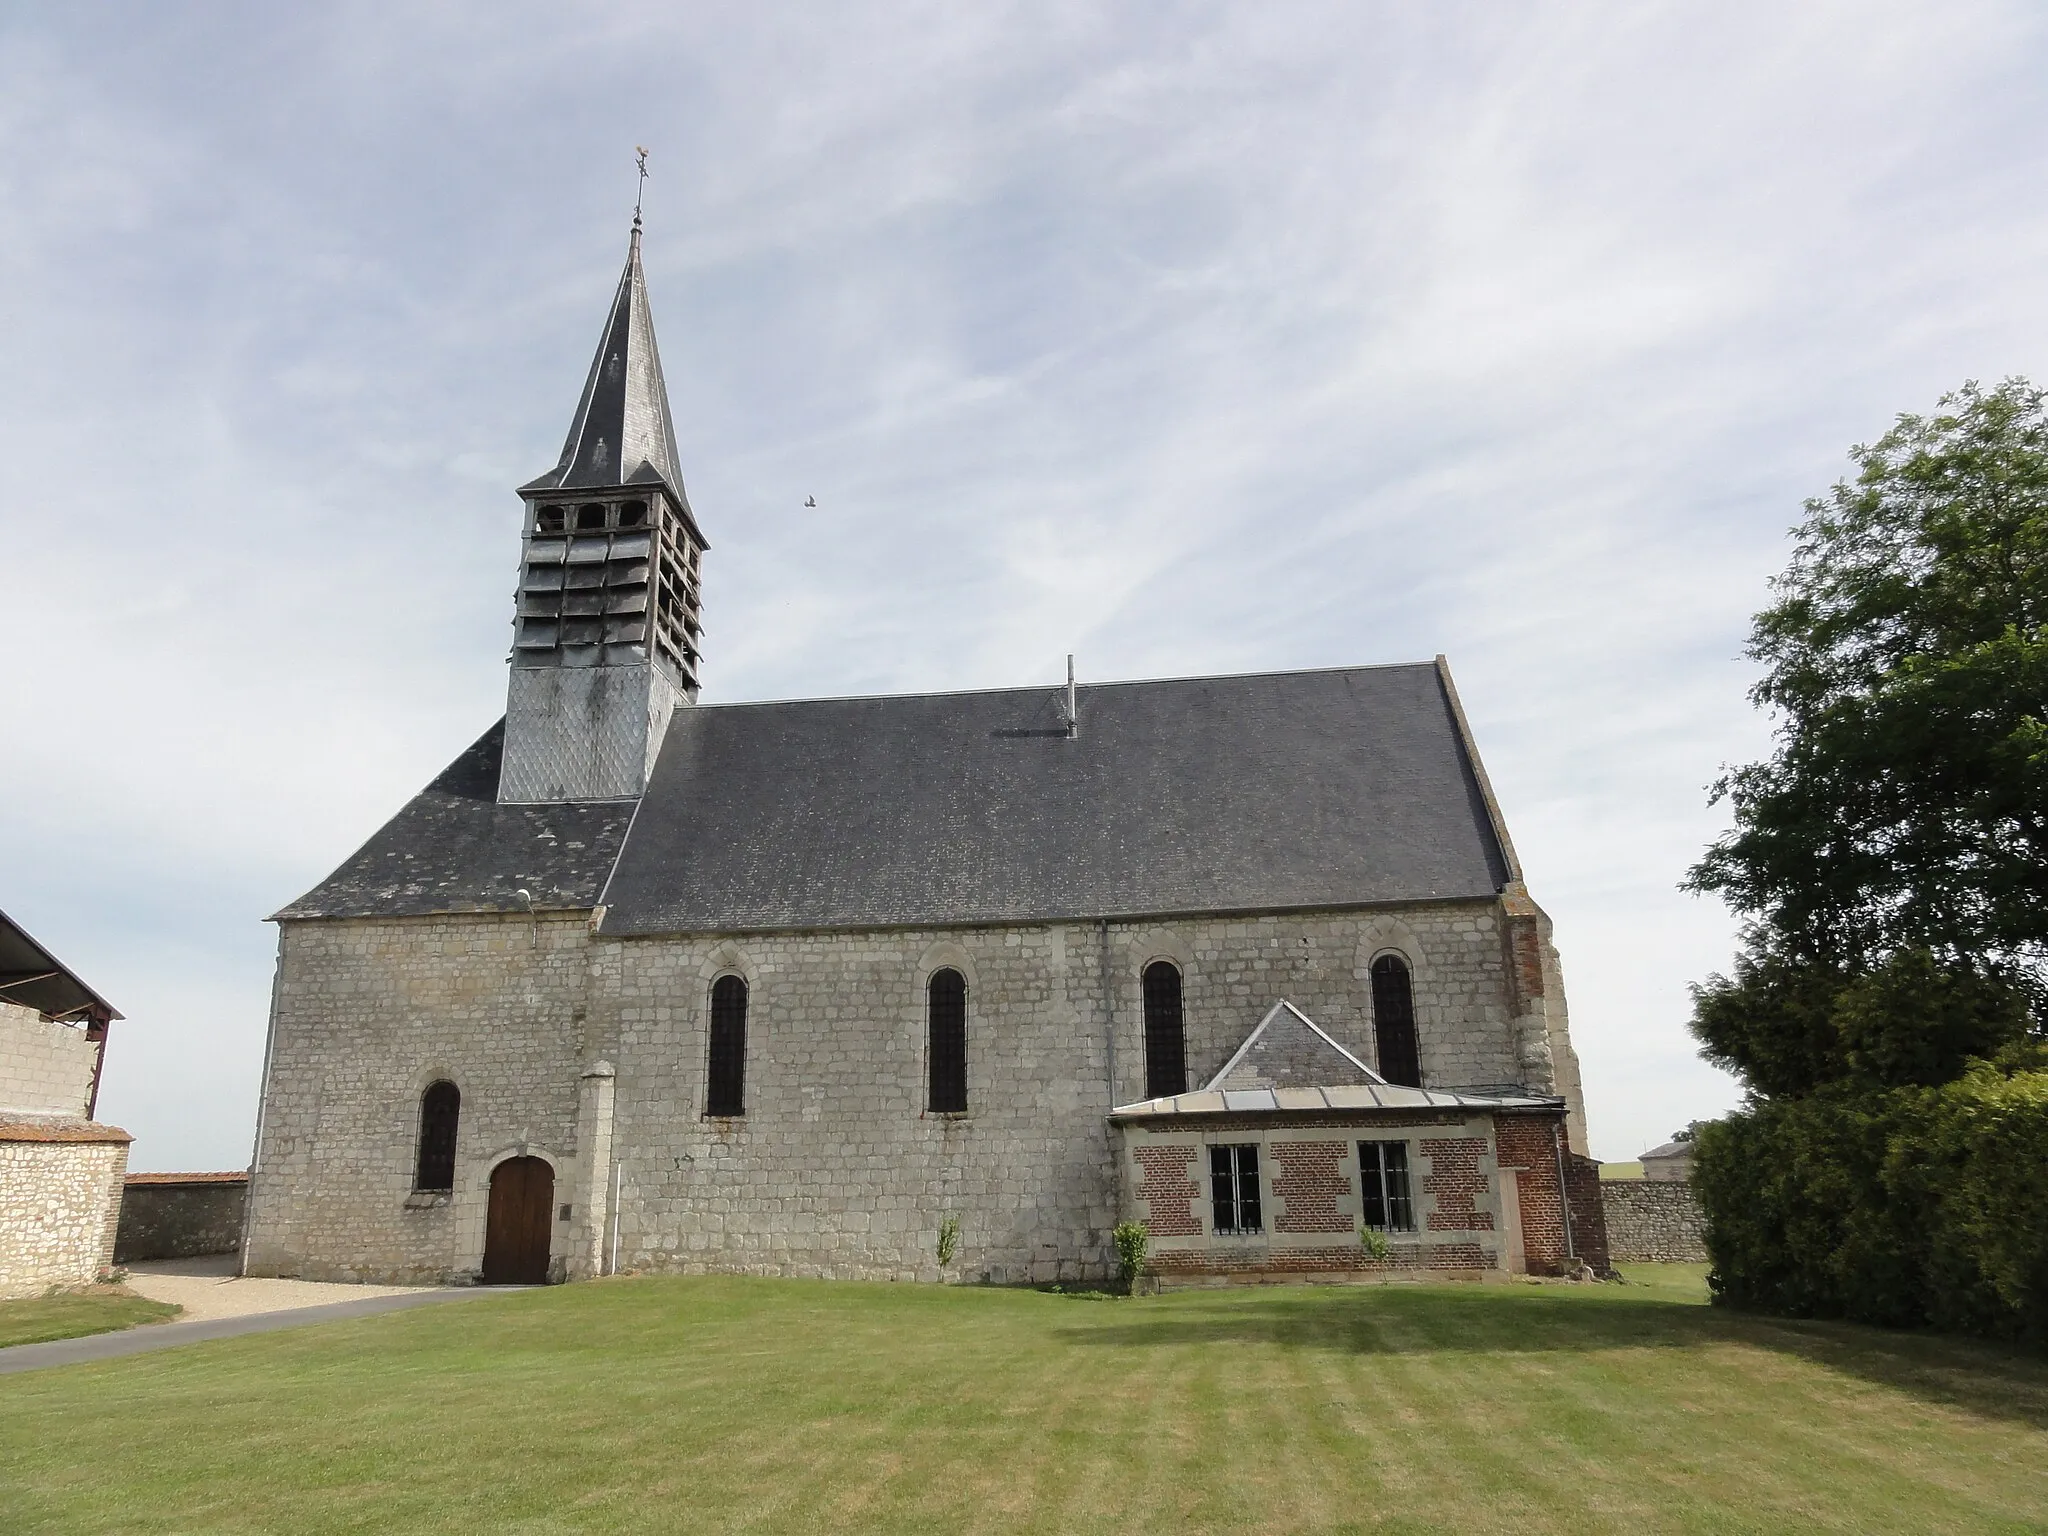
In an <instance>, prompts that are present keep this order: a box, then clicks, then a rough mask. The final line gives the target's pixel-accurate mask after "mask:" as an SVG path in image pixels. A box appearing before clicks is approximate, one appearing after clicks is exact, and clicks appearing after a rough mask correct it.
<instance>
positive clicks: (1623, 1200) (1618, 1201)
mask: <svg viewBox="0 0 2048 1536" xmlns="http://www.w3.org/2000/svg"><path fill="white" fill-rule="evenodd" d="M1600 1202H1601V1204H1602V1205H1603V1206H1605V1207H1606V1210H1607V1253H1608V1257H1609V1258H1611V1259H1612V1260H1613V1261H1614V1262H1615V1263H1617V1264H1704V1263H1706V1262H1707V1242H1706V1227H1707V1218H1706V1213H1705V1212H1703V1211H1702V1210H1701V1209H1700V1202H1699V1197H1698V1196H1697V1195H1695V1194H1694V1193H1693V1192H1692V1186H1691V1185H1690V1184H1681V1183H1678V1182H1676V1181H1674V1180H1666V1179H1608V1180H1606V1181H1604V1182H1603V1183H1602V1184H1601V1186H1600Z"/></svg>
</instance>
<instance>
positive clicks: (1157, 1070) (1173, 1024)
mask: <svg viewBox="0 0 2048 1536" xmlns="http://www.w3.org/2000/svg"><path fill="white" fill-rule="evenodd" d="M1144 985H1145V1097H1146V1098H1148V1099H1164V1098H1168V1097H1171V1096H1172V1095H1173V1094H1176V1093H1186V1092H1187V1091H1188V1042H1187V1025H1186V1022H1185V1020H1184V1019H1183V1018H1182V1016H1181V1006H1180V968H1179V967H1178V966H1175V965H1171V964H1169V963H1168V962H1167V961H1164V960H1155V961H1153V962H1152V963H1151V964H1150V965H1148V966H1146V967H1145V976H1144Z"/></svg>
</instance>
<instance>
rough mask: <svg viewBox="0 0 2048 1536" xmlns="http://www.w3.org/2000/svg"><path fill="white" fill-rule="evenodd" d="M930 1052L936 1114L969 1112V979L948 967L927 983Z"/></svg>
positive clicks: (928, 1104) (932, 1101)
mask: <svg viewBox="0 0 2048 1536" xmlns="http://www.w3.org/2000/svg"><path fill="white" fill-rule="evenodd" d="M925 1019H926V1025H927V1029H928V1046H929V1048H928V1050H927V1052H926V1055H927V1058H928V1061H929V1065H930V1071H931V1085H930V1094H929V1096H928V1098H927V1100H926V1107H927V1108H928V1109H930V1111H931V1112H932V1113H933V1114H937V1115H957V1114H963V1113H965V1112H966V1109H967V978H966V977H965V976H962V975H961V974H960V973H959V972H958V971H956V970H952V969H951V968H948V969H946V970H942V971H933V972H932V979H931V980H930V981H929V982H927V983H926V984H925Z"/></svg>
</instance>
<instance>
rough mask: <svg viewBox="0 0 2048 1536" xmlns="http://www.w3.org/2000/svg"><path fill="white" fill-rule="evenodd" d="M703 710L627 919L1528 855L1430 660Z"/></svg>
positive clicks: (887, 911) (1190, 900) (625, 901)
mask: <svg viewBox="0 0 2048 1536" xmlns="http://www.w3.org/2000/svg"><path fill="white" fill-rule="evenodd" d="M1079 701H1080V702H1079V709H1078V714H1079V717H1080V732H1079V735H1078V737H1076V738H1074V739H1072V740H1070V739H1068V738H1067V736H1066V732H1065V729H1064V724H1063V721H1062V718H1061V707H1060V703H1059V693H1058V691H1057V690H1055V689H1051V688H1028V689H1014V690H1007V691H1000V692H988V693H950V694H914V695H908V696H902V697H889V698H865V699H818V700H806V701H801V702H796V703H783V704H737V705H731V704H729V705H715V706H704V705H699V706H697V707H695V708H691V709H679V710H677V711H676V714H675V718H674V720H673V721H672V722H671V723H670V726H669V730H668V736H667V738H666V740H665V741H664V742H663V744H662V749H661V755H660V758H659V761H658V762H657V763H656V765H655V769H654V774H653V777H652V779H651V780H650V782H649V784H648V789H647V794H646V796H645V797H644V799H643V801H642V804H641V809H640V815H639V818H638V820H637V821H636V822H635V824H634V827H633V834H632V836H631V838H630V839H629V840H628V842H627V845H626V849H625V852H624V854H623V856H622V857H621V859H620V861H619V867H618V871H617V873H615V874H614V875H613V877H612V880H611V884H610V885H609V886H608V887H607V889H606V892H605V896H604V902H605V905H606V908H607V911H606V914H605V917H604V925H603V927H604V932H606V933H608V934H653V933H681V932H735V931H745V930H750V929H755V930H758V929H811V928H862V927H897V926H903V927H910V926H925V925H939V924H967V923H989V922H1014V921H1046V920H1059V919H1078V918H1100V917H1133V916H1154V915H1167V914H1175V913H1196V912H1243V911H1272V910H1281V909H1289V908H1312V907H1326V906H1352V905H1367V904H1372V903H1379V902H1406V901H1418V900H1432V899H1444V898H1457V897H1483V896H1489V895H1492V894H1493V893H1495V892H1496V891H1498V890H1499V889H1500V887H1501V886H1502V885H1503V884H1504V883H1505V881H1506V880H1507V878H1508V877H1507V865H1506V860H1505V857H1504V855H1503V853H1502V850H1501V846H1500V843H1499V841H1498V840H1497V839H1496V837H1495V836H1494V833H1493V828H1492V822H1491V820H1490V818H1489V814H1488V811H1487V808H1486V804H1485V801H1484V800H1483V798H1482V796H1481V793H1480V790H1479V783H1478V779H1477V776H1476V774H1475V772H1474V768H1473V764H1472V763H1471V762H1470V761H1469V760H1468V758H1467V755H1466V753H1465V750H1464V747H1463V743H1462V739H1461V735H1460V731H1459V728H1458V726H1457V724H1456V721H1455V719H1454V716H1453V710H1452V706H1451V701H1450V698H1449V695H1448V694H1447V692H1446V690H1445V686H1444V682H1443V679H1442V677H1441V676H1440V674H1439V672H1438V669H1437V668H1436V667H1435V666H1433V665H1431V664H1429V663H1422V664H1418V665H1407V666H1389V667H1353V668H1343V669H1337V670H1331V671H1320V672H1283V673H1266V674H1259V675H1250V676H1238V677H1202V678H1185V679H1178V680H1173V681H1165V682H1141V683H1108V684H1102V685H1099V686H1094V687H1086V688H1083V689H1081V690H1080V695H1079Z"/></svg>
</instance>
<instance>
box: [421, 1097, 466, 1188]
mask: <svg viewBox="0 0 2048 1536" xmlns="http://www.w3.org/2000/svg"><path fill="white" fill-rule="evenodd" d="M461 1119H462V1090H461V1089H459V1088H457V1087H456V1086H455V1085H454V1084H453V1083H450V1082H445V1081H444V1082H439V1083H430V1084H428V1085H427V1091H426V1092H425V1093H423V1094H421V1095H420V1153H419V1162H418V1164H417V1165H416V1166H415V1167H414V1169H413V1175H412V1187H413V1188H414V1189H453V1188H454V1187H455V1129H456V1125H457V1123H458V1122H459V1121H460V1120H461Z"/></svg>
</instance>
